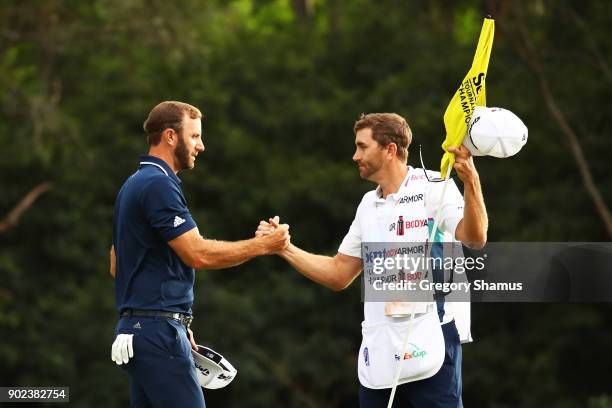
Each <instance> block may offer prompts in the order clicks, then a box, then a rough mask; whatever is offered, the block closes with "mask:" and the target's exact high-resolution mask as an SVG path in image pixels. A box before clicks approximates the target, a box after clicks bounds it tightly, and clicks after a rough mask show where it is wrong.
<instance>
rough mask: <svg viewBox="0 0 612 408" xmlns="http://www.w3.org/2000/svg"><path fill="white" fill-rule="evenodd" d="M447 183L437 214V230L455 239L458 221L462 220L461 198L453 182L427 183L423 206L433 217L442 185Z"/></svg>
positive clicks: (438, 202) (440, 195) (440, 196)
mask: <svg viewBox="0 0 612 408" xmlns="http://www.w3.org/2000/svg"><path fill="white" fill-rule="evenodd" d="M446 183H448V186H447V187H446V193H445V194H444V202H443V203H442V208H440V213H439V214H438V217H439V219H438V228H439V229H440V230H441V231H444V232H447V233H449V234H451V236H452V237H453V239H454V238H455V230H456V229H457V225H458V224H459V221H461V220H462V219H463V196H462V195H461V192H460V191H459V189H458V188H457V185H456V184H455V181H454V180H453V179H451V180H450V181H445V182H439V183H429V186H428V189H427V193H426V195H425V206H426V207H427V212H428V215H429V216H430V217H435V216H436V212H437V211H438V206H439V205H440V199H441V198H442V189H443V188H444V184H446Z"/></svg>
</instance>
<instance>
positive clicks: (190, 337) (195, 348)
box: [187, 329, 198, 351]
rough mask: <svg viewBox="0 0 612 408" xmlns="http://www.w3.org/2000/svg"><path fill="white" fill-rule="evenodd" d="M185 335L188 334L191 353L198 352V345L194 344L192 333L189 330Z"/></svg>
mask: <svg viewBox="0 0 612 408" xmlns="http://www.w3.org/2000/svg"><path fill="white" fill-rule="evenodd" d="M187 333H189V343H191V348H192V349H193V351H198V345H197V344H196V342H195V339H194V338H193V332H192V331H191V329H187Z"/></svg>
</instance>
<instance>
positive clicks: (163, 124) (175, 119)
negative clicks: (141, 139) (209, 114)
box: [142, 101, 203, 146]
mask: <svg viewBox="0 0 612 408" xmlns="http://www.w3.org/2000/svg"><path fill="white" fill-rule="evenodd" d="M185 114H187V115H188V116H189V117H190V118H191V119H200V118H202V117H203V116H202V112H200V110H199V109H198V108H196V107H195V106H191V105H189V104H187V103H183V102H176V101H164V102H161V103H160V104H158V105H157V106H156V107H154V108H153V109H152V110H151V112H149V116H148V117H147V120H145V122H144V124H143V125H142V127H143V128H144V131H145V133H146V135H147V143H148V144H149V146H155V145H158V144H159V142H160V141H161V135H162V133H163V132H164V130H166V129H173V130H174V131H175V132H176V133H178V134H179V135H180V134H182V131H183V117H184V116H185Z"/></svg>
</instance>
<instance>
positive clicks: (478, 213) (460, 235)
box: [448, 146, 489, 249]
mask: <svg viewBox="0 0 612 408" xmlns="http://www.w3.org/2000/svg"><path fill="white" fill-rule="evenodd" d="M448 151H449V152H451V153H455V165H454V166H453V168H454V169H455V171H456V172H457V176H459V179H461V181H462V182H463V200H464V207H463V219H462V220H461V221H459V224H458V225H457V229H456V230H455V238H456V239H457V240H458V241H461V242H462V243H463V244H464V245H466V246H468V247H470V248H473V249H481V248H482V247H484V245H485V244H486V243H487V230H488V228H489V219H488V217H487V209H486V207H485V203H484V198H483V196H482V188H481V186H480V176H479V175H478V172H477V171H476V167H475V166H474V160H473V159H472V154H471V153H470V152H469V151H468V150H467V149H466V148H465V147H463V146H461V147H460V148H458V149H457V148H454V147H449V149H448Z"/></svg>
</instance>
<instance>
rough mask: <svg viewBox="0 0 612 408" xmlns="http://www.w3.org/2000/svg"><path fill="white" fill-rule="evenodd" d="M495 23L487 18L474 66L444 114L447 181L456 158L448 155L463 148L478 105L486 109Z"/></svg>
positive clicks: (443, 170)
mask: <svg viewBox="0 0 612 408" xmlns="http://www.w3.org/2000/svg"><path fill="white" fill-rule="evenodd" d="M494 32H495V22H494V21H493V20H492V19H489V18H485V19H484V22H483V24H482V30H481V31H480V38H479V39H478V46H477V47H476V54H474V61H473V62H472V67H471V68H470V70H469V71H468V73H467V75H466V76H465V78H464V79H463V81H462V82H461V85H459V89H458V90H457V92H455V95H454V96H453V99H451V101H450V103H449V104H448V106H447V108H446V112H444V127H445V128H446V139H444V142H443V143H442V149H444V156H442V161H441V163H440V173H441V176H442V177H443V178H446V174H447V171H448V168H449V167H451V168H452V166H453V165H454V164H455V155H454V154H452V153H449V152H448V150H447V149H448V148H449V147H450V146H454V147H459V146H461V144H462V143H463V138H464V137H465V133H466V131H467V127H468V124H469V123H470V120H471V119H472V112H474V108H475V107H476V106H486V104H487V101H486V93H485V83H486V78H487V69H488V68H489V57H490V56H491V48H493V33H494Z"/></svg>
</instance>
